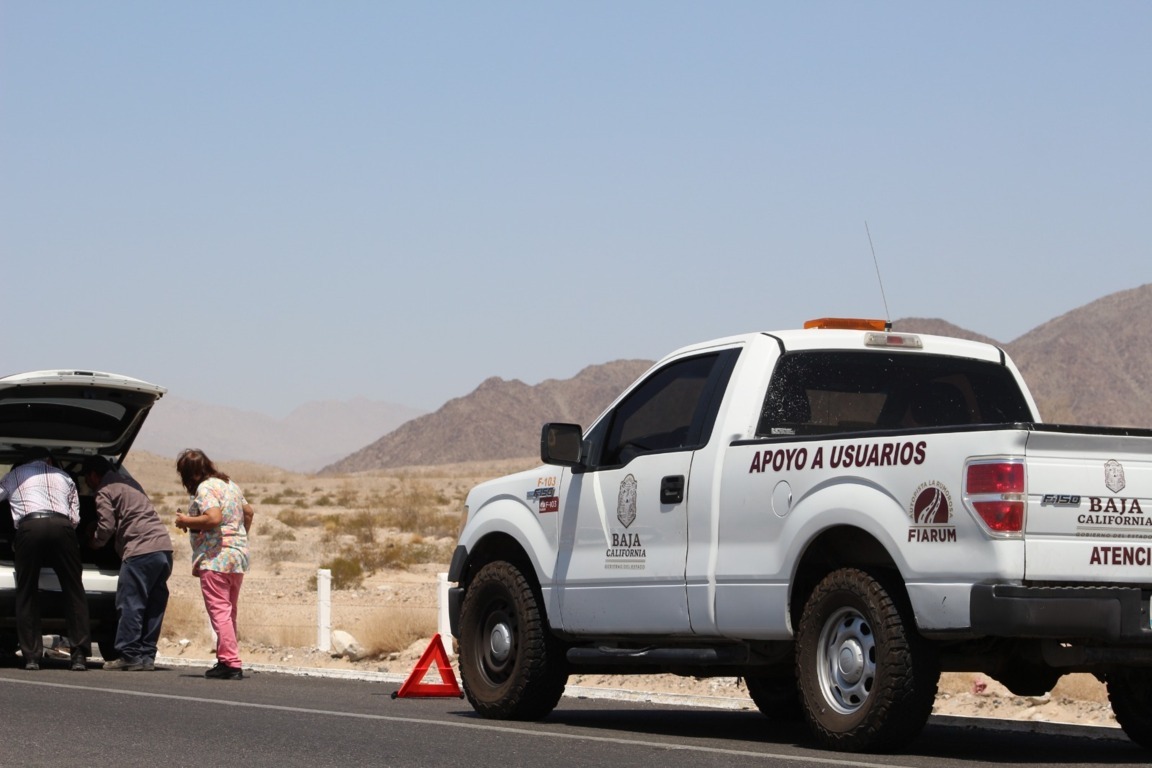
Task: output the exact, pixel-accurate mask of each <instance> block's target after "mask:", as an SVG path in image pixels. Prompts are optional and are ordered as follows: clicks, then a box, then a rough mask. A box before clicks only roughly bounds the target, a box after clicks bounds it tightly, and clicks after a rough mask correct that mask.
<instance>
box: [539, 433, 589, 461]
mask: <svg viewBox="0 0 1152 768" xmlns="http://www.w3.org/2000/svg"><path fill="white" fill-rule="evenodd" d="M583 443H584V430H583V429H582V428H581V426H580V425H579V424H553V423H548V424H545V425H544V428H543V429H541V430H540V459H541V461H543V462H544V463H545V464H555V465H557V466H561V467H573V468H579V467H583V466H584V462H583V461H582V460H581V459H582V457H581V456H580V451H581V447H582V446H583Z"/></svg>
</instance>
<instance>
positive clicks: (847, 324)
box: [804, 317, 889, 331]
mask: <svg viewBox="0 0 1152 768" xmlns="http://www.w3.org/2000/svg"><path fill="white" fill-rule="evenodd" d="M804 327H805V328H829V329H835V330H839V331H887V330H888V328H889V325H888V323H887V321H885V320H867V319H864V318H860V317H821V318H818V319H816V320H809V321H808V322H806V323H804Z"/></svg>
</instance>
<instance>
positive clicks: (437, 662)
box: [392, 634, 464, 699]
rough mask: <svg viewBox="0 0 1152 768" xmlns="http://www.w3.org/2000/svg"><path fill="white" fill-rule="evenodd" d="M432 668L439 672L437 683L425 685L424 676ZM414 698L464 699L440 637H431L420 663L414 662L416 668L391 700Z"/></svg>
mask: <svg viewBox="0 0 1152 768" xmlns="http://www.w3.org/2000/svg"><path fill="white" fill-rule="evenodd" d="M433 666H435V667H436V669H437V670H438V671H439V672H440V680H441V682H439V683H426V682H424V676H425V675H427V674H428V670H430V669H431V668H432V667H433ZM415 696H455V697H457V698H460V699H462V698H464V694H463V692H461V690H460V686H459V685H457V684H456V673H455V672H454V671H453V670H452V664H451V663H450V662H449V661H448V653H447V651H445V650H444V643H443V642H442V641H441V640H440V635H439V634H436V635H433V636H432V642H430V643H428V648H427V649H426V650H425V651H424V655H423V656H421V657H420V661H418V662H416V666H415V667H413V668H412V673H411V674H410V675H408V679H407V680H405V681H404V685H402V686H400V690H399V691H396V692H395V693H393V694H392V698H394V699H398V698H401V697H404V698H409V697H415Z"/></svg>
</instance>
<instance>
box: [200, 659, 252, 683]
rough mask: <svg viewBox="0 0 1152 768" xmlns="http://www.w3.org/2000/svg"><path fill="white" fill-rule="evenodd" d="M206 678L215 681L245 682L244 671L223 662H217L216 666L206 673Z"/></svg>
mask: <svg viewBox="0 0 1152 768" xmlns="http://www.w3.org/2000/svg"><path fill="white" fill-rule="evenodd" d="M204 677H207V678H211V679H214V680H243V679H244V670H243V669H241V668H240V667H230V666H228V665H227V664H224V663H222V662H217V663H216V666H214V667H212V669H210V670H208V671H207V672H205V673H204Z"/></svg>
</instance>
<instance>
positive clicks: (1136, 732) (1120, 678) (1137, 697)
mask: <svg viewBox="0 0 1152 768" xmlns="http://www.w3.org/2000/svg"><path fill="white" fill-rule="evenodd" d="M1104 682H1105V685H1106V686H1107V687H1108V701H1110V702H1112V714H1114V715H1116V722H1118V723H1120V727H1121V728H1123V729H1124V733H1126V734H1127V735H1128V738H1130V739H1132V741H1134V742H1136V743H1137V744H1139V745H1140V746H1142V747H1144V749H1152V669H1147V668H1143V667H1141V668H1138V669H1116V670H1112V671H1110V672H1109V673H1108V674H1107V675H1106V676H1105V680H1104Z"/></svg>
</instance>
